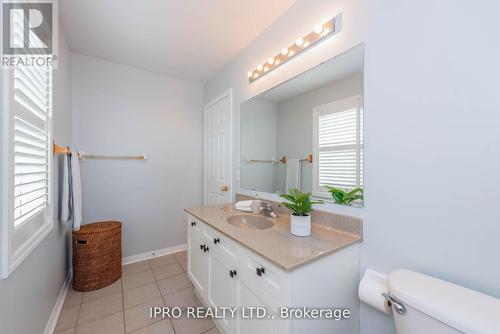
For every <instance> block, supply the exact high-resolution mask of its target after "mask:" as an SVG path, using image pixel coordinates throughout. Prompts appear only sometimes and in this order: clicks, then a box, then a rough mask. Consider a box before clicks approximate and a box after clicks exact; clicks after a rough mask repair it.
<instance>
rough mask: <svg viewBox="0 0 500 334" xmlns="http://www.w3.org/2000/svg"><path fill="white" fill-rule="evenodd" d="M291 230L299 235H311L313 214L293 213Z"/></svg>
mask: <svg viewBox="0 0 500 334" xmlns="http://www.w3.org/2000/svg"><path fill="white" fill-rule="evenodd" d="M291 217H292V218H291V224H290V226H291V232H292V234H293V235H296V236H298V237H307V236H309V235H311V216H294V215H291Z"/></svg>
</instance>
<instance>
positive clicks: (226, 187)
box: [220, 185, 229, 191]
mask: <svg viewBox="0 0 500 334" xmlns="http://www.w3.org/2000/svg"><path fill="white" fill-rule="evenodd" d="M228 190H229V187H228V186H227V185H223V186H222V187H220V191H228Z"/></svg>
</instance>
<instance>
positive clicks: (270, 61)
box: [267, 57, 274, 65]
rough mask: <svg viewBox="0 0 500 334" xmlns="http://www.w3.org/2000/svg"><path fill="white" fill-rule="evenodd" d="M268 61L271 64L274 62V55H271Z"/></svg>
mask: <svg viewBox="0 0 500 334" xmlns="http://www.w3.org/2000/svg"><path fill="white" fill-rule="evenodd" d="M267 63H268V64H269V65H272V64H274V58H273V57H269V59H267Z"/></svg>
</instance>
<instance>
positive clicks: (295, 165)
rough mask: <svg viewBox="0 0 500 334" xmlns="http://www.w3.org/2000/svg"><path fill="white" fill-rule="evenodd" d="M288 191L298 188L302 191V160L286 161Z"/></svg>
mask: <svg viewBox="0 0 500 334" xmlns="http://www.w3.org/2000/svg"><path fill="white" fill-rule="evenodd" d="M285 186H286V191H287V192H288V190H290V189H292V188H297V189H300V160H299V159H288V160H287V161H286V180H285Z"/></svg>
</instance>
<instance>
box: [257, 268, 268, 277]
mask: <svg viewBox="0 0 500 334" xmlns="http://www.w3.org/2000/svg"><path fill="white" fill-rule="evenodd" d="M256 271H257V275H258V276H262V274H265V273H266V269H264V267H261V268H257V269H256Z"/></svg>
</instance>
